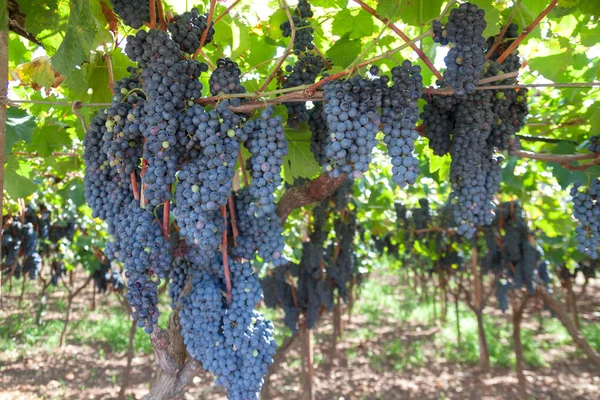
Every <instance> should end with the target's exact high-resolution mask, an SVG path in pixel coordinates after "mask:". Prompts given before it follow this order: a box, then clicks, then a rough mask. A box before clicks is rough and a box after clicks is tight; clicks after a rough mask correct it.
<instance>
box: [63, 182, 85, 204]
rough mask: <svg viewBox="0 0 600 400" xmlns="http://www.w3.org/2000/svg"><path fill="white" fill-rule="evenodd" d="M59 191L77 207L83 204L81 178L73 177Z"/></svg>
mask: <svg viewBox="0 0 600 400" xmlns="http://www.w3.org/2000/svg"><path fill="white" fill-rule="evenodd" d="M59 193H60V195H61V196H62V197H64V198H66V199H69V200H71V201H72V202H73V204H75V206H76V207H77V208H79V207H81V206H82V205H84V204H85V190H84V188H83V181H82V180H81V179H73V180H72V181H71V182H69V183H68V184H67V185H65V187H64V188H63V189H62V190H61V191H60V192H59Z"/></svg>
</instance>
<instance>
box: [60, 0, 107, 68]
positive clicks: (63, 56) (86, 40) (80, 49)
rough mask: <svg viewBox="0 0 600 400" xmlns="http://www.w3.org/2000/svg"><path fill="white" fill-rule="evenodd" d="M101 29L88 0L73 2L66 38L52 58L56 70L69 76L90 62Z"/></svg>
mask: <svg viewBox="0 0 600 400" xmlns="http://www.w3.org/2000/svg"><path fill="white" fill-rule="evenodd" d="M98 32H99V29H98V25H97V23H96V18H94V15H93V13H92V10H91V9H90V2H89V1H87V0H71V13H70V15H69V23H68V27H67V32H66V34H65V38H64V39H63V41H62V43H61V44H60V47H59V48H58V50H57V51H56V54H54V56H53V57H52V64H53V65H54V68H55V69H56V70H57V71H58V72H59V73H60V74H62V75H64V76H66V75H68V74H69V73H70V72H71V71H72V70H73V69H74V68H75V67H76V66H77V65H80V64H81V63H83V62H84V61H87V60H89V57H90V51H91V50H92V49H93V48H94V39H95V37H96V34H98Z"/></svg>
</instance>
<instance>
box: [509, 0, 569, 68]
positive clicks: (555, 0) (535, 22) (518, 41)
mask: <svg viewBox="0 0 600 400" xmlns="http://www.w3.org/2000/svg"><path fill="white" fill-rule="evenodd" d="M557 3H558V0H552V1H551V2H550V4H548V7H546V8H545V9H544V10H543V11H542V12H541V13H540V15H538V16H537V18H536V19H534V20H533V22H532V23H531V24H529V26H528V27H527V28H525V29H523V32H521V34H520V35H519V37H518V38H516V39H515V41H514V42H512V43H511V44H510V46H508V48H507V49H506V50H504V53H502V55H501V56H500V57H499V58H498V63H499V64H502V62H504V60H506V57H508V56H509V55H510V54H511V53H512V52H513V51H514V50H515V49H516V48H517V46H518V45H519V44H521V42H522V41H523V39H525V37H526V36H527V35H528V34H529V32H531V31H532V30H533V29H535V27H536V26H537V25H538V24H539V23H540V21H541V20H542V19H543V18H544V17H545V16H546V15H548V13H549V12H550V11H552V9H553V8H554V6H556V4H557Z"/></svg>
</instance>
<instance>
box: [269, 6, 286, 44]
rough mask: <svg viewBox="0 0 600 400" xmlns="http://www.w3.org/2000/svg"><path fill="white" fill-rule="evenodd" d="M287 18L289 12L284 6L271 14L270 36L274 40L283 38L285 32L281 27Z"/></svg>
mask: <svg viewBox="0 0 600 400" xmlns="http://www.w3.org/2000/svg"><path fill="white" fill-rule="evenodd" d="M287 20H288V18H287V14H286V13H285V10H284V9H283V8H280V9H278V10H277V11H275V12H274V13H273V14H271V18H269V28H268V36H269V37H270V38H272V39H273V40H279V39H281V38H283V33H282V32H281V29H280V28H279V27H280V26H281V24H283V23H284V22H285V21H287Z"/></svg>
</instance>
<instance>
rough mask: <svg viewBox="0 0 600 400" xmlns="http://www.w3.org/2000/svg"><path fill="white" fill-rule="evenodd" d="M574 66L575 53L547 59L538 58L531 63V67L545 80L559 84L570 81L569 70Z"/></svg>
mask: <svg viewBox="0 0 600 400" xmlns="http://www.w3.org/2000/svg"><path fill="white" fill-rule="evenodd" d="M572 64H573V53H572V52H570V51H565V52H563V53H560V54H554V55H551V56H547V57H536V58H533V59H531V60H530V61H529V67H530V68H531V69H532V70H535V71H538V72H539V73H540V74H542V75H543V76H544V77H545V78H547V79H550V80H551V81H554V82H557V81H561V80H564V79H567V80H568V79H569V75H568V74H567V69H568V67H569V66H570V65H572Z"/></svg>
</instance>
